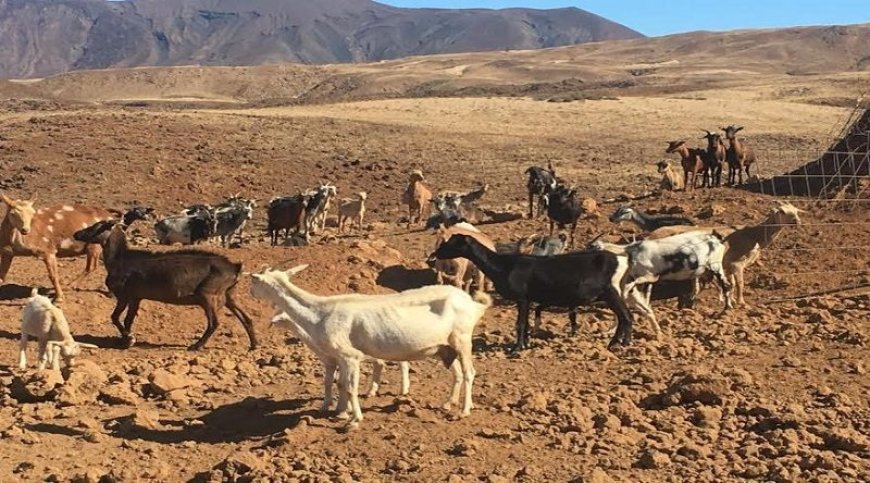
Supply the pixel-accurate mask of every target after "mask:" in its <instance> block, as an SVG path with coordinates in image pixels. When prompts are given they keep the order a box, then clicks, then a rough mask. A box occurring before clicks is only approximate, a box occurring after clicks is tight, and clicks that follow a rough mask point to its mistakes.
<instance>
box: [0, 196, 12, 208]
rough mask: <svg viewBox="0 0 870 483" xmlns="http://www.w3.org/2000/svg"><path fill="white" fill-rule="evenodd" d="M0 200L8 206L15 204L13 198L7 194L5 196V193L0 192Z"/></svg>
mask: <svg viewBox="0 0 870 483" xmlns="http://www.w3.org/2000/svg"><path fill="white" fill-rule="evenodd" d="M0 200H2V201H3V203H6V204H7V205H9V206H12V205H14V204H15V200H13V199H12V198H10V197H8V196H6V195H2V194H0Z"/></svg>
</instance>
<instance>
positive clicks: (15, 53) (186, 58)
mask: <svg viewBox="0 0 870 483" xmlns="http://www.w3.org/2000/svg"><path fill="white" fill-rule="evenodd" d="M639 37H642V35H641V34H639V33H638V32H635V31H633V30H631V29H629V28H627V27H624V26H622V25H619V24H616V23H614V22H611V21H609V20H607V19H604V18H601V17H599V16H597V15H594V14H591V13H589V12H585V11H583V10H580V9H577V8H563V9H555V10H532V9H504V10H484V9H474V10H443V9H405V8H396V7H391V6H388V5H384V4H381V3H376V2H371V1H368V0H128V1H120V2H107V1H104V0H0V38H2V39H3V41H2V42H0V78H14V77H18V78H23V77H39V76H45V75H50V74H56V73H60V72H66V71H70V70H79V69H99V68H109V67H137V66H167V65H189V64H202V65H228V66H238V65H259V64H266V63H280V62H297V63H308V64H319V63H341V62H364V61H378V60H385V59H395V58H399V57H405V56H409V55H421V54H435V53H457V52H477V51H492V50H515V49H537V48H546V47H555V46H562V45H572V44H579V43H585V42H595V41H602V40H617V39H630V38H639Z"/></svg>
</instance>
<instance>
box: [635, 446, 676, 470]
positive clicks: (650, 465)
mask: <svg viewBox="0 0 870 483" xmlns="http://www.w3.org/2000/svg"><path fill="white" fill-rule="evenodd" d="M670 464H671V458H670V456H668V455H667V454H665V453H662V452H661V451H658V450H655V449H647V450H645V451H644V452H643V453H641V455H640V458H638V460H637V466H638V468H644V469H648V470H657V469H662V468H666V467H667V466H669V465H670Z"/></svg>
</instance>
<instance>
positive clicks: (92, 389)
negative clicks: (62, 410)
mask: <svg viewBox="0 0 870 483" xmlns="http://www.w3.org/2000/svg"><path fill="white" fill-rule="evenodd" d="M63 372H64V376H65V377H66V383H65V384H64V385H63V387H62V388H61V389H60V392H59V394H58V401H59V402H60V403H62V404H63V405H66V406H77V405H80V404H87V403H89V402H92V401H94V400H96V398H97V396H98V395H99V393H100V389H101V388H102V387H103V385H104V384H105V383H106V381H107V380H108V379H109V378H108V376H106V373H105V372H104V371H103V370H102V369H101V368H100V366H98V365H97V364H96V363H95V362H93V361H89V360H78V361H76V364H75V365H74V366H72V367H65V368H64V370H63Z"/></svg>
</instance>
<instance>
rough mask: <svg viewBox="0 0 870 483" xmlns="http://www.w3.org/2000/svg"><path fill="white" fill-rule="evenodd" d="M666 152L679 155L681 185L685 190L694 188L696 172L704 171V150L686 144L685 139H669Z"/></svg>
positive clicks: (696, 177)
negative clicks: (681, 170) (681, 174)
mask: <svg viewBox="0 0 870 483" xmlns="http://www.w3.org/2000/svg"><path fill="white" fill-rule="evenodd" d="M665 152H666V153H668V154H671V153H676V154H678V155H679V156H680V165H682V167H683V186H684V187H685V188H684V189H685V190H686V191H691V190H694V189H695V186H696V182H697V179H698V174H700V173H701V172H703V171H704V150H703V149H698V148H690V147H688V146H686V141H670V142H668V149H667V150H665Z"/></svg>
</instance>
